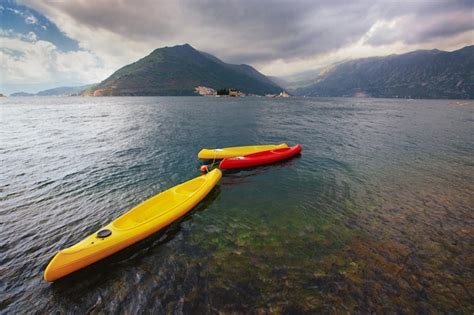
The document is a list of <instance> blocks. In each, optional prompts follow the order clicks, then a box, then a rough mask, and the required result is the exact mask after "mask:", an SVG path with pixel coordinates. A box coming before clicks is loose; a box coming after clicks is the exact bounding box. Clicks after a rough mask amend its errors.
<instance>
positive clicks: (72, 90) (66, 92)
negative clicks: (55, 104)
mask: <svg viewBox="0 0 474 315" xmlns="http://www.w3.org/2000/svg"><path fill="white" fill-rule="evenodd" d="M93 86H95V84H88V85H82V86H61V87H57V88H54V89H49V90H44V91H40V92H38V93H36V96H70V95H77V94H80V93H81V92H82V91H84V90H86V89H88V88H91V87H93Z"/></svg>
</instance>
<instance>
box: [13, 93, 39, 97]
mask: <svg viewBox="0 0 474 315" xmlns="http://www.w3.org/2000/svg"><path fill="white" fill-rule="evenodd" d="M10 96H13V97H24V96H35V94H34V93H26V92H16V93H12V94H10Z"/></svg>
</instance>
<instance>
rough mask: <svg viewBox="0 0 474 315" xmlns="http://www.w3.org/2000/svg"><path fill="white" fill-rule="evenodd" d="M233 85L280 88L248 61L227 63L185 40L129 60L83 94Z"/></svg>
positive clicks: (259, 90) (178, 91)
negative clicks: (135, 60) (243, 63)
mask: <svg viewBox="0 0 474 315" xmlns="http://www.w3.org/2000/svg"><path fill="white" fill-rule="evenodd" d="M197 86H207V87H210V88H213V89H215V90H218V89H222V88H235V89H238V90H240V91H242V92H245V93H251V94H266V93H277V92H280V91H281V88H280V87H279V86H278V85H277V84H275V83H274V82H272V81H270V80H269V79H268V78H267V77H266V76H264V75H263V74H261V73H260V72H258V71H257V70H255V69H254V68H252V67H251V66H248V65H233V64H227V63H225V62H223V61H221V60H219V59H218V58H216V57H214V56H212V55H210V54H208V53H204V52H200V51H198V50H196V49H194V48H193V47H191V46H190V45H189V44H185V45H180V46H174V47H164V48H159V49H156V50H154V51H153V52H152V53H151V54H149V55H148V56H146V57H144V58H142V59H140V60H138V61H137V62H134V63H132V64H129V65H127V66H125V67H123V68H121V69H119V70H117V71H116V72H115V73H113V74H112V75H111V76H110V77H108V78H107V79H105V80H104V81H102V82H101V83H100V84H99V85H98V86H97V87H95V88H94V89H90V90H89V91H87V92H86V93H84V94H85V95H94V96H113V95H117V96H118V95H195V93H194V88H195V87H197Z"/></svg>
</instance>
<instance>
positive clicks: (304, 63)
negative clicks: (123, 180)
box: [0, 0, 474, 94]
mask: <svg viewBox="0 0 474 315" xmlns="http://www.w3.org/2000/svg"><path fill="white" fill-rule="evenodd" d="M184 43H189V44H190V45H192V46H193V47H194V48H196V49H198V50H201V51H205V52H208V53H211V54H213V55H215V56H216V57H218V58H220V59H221V60H223V61H225V62H229V63H238V64H240V63H245V64H250V65H252V66H253V67H255V68H256V69H257V70H259V71H261V72H262V73H264V74H266V75H273V76H280V77H288V76H292V75H295V74H298V73H301V72H308V71H311V70H313V69H319V68H322V67H325V66H328V65H330V64H332V63H334V62H339V61H342V60H347V59H355V58H361V57H369V56H381V55H389V54H400V53H404V52H408V51H412V50H417V49H434V48H437V49H440V50H447V51H452V50H456V49H459V48H462V47H464V46H468V45H473V44H474V1H472V0H469V1H465V0H397V1H393V0H344V1H343V0H319V1H317V0H312V1H299V0H293V1H267V0H239V1H232V0H228V1H207V0H184V1H180V0H174V1H171V0H170V1H167V0H165V1H159V0H136V1H132V0H129V1H126V0H96V1H90V0H21V1H12V0H0V59H1V64H0V93H7V94H10V93H13V92H17V91H26V92H37V91H39V90H43V89H47V88H53V87H57V86H75V85H83V84H90V83H96V82H100V81H102V80H104V79H106V78H107V77H108V76H109V75H110V74H112V73H113V72H114V71H115V70H117V69H119V68H120V67H122V66H124V65H126V64H129V63H131V62H134V61H136V60H138V59H140V58H142V57H144V56H146V55H148V54H149V53H150V52H151V51H153V50H154V49H156V48H159V47H164V46H174V45H179V44H184Z"/></svg>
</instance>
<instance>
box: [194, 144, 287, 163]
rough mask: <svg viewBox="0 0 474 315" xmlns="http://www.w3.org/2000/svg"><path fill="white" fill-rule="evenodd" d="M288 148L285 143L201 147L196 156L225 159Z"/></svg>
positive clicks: (208, 158)
mask: <svg viewBox="0 0 474 315" xmlns="http://www.w3.org/2000/svg"><path fill="white" fill-rule="evenodd" d="M283 148H288V145H287V144H286V143H282V144H264V145H250V146H244V147H229V148H222V149H202V150H201V151H199V153H198V158H200V159H203V160H213V159H219V160H220V159H225V158H231V157H236V156H243V155H249V154H253V153H258V152H262V151H268V150H275V149H283Z"/></svg>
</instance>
